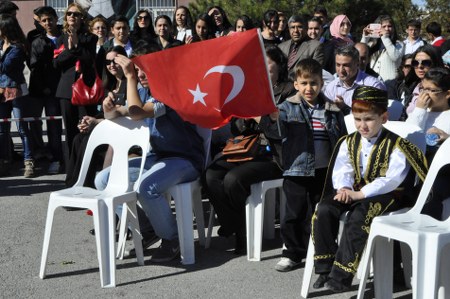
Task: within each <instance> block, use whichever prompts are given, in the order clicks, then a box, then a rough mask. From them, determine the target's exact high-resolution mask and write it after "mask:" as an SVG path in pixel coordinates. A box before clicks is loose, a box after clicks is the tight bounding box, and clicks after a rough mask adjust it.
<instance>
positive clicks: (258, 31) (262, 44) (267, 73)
mask: <svg viewBox="0 0 450 299" xmlns="http://www.w3.org/2000/svg"><path fill="white" fill-rule="evenodd" d="M257 33H258V39H259V45H260V46H261V51H262V53H263V57H264V67H265V68H266V75H267V79H268V80H269V82H272V80H270V75H269V69H268V67H267V63H266V61H267V56H266V51H265V48H264V42H263V39H262V34H261V29H260V28H257ZM270 96H271V97H272V101H273V105H274V106H275V107H276V106H277V102H275V97H274V95H273V88H272V87H271V88H270ZM280 98H281V94H280V96H279V97H278V100H280ZM277 128H278V135H280V137H281V128H280V120H279V119H278V118H277Z"/></svg>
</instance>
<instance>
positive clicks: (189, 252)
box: [172, 186, 195, 265]
mask: <svg viewBox="0 0 450 299" xmlns="http://www.w3.org/2000/svg"><path fill="white" fill-rule="evenodd" d="M185 189H186V188H182V187H180V186H177V188H175V190H176V191H175V192H176V194H172V197H173V198H174V200H175V210H176V217H177V226H178V239H179V241H180V250H181V263H182V264H183V265H190V264H194V263H195V251H194V232H193V229H192V219H193V215H192V201H191V199H190V198H186V196H184V194H189V195H190V194H191V191H190V190H185Z"/></svg>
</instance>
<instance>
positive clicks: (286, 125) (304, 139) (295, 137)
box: [260, 94, 347, 176]
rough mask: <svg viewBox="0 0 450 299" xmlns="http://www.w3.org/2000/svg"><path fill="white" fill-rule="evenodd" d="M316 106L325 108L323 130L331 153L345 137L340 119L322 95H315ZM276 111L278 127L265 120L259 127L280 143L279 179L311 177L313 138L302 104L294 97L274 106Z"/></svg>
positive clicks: (344, 130) (335, 109)
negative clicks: (317, 101)
mask: <svg viewBox="0 0 450 299" xmlns="http://www.w3.org/2000/svg"><path fill="white" fill-rule="evenodd" d="M319 104H321V105H325V123H324V126H325V129H326V131H327V133H328V137H329V140H330V145H331V148H332V149H333V148H334V146H335V145H336V143H337V142H338V140H339V138H340V137H341V136H343V135H346V134H347V129H346V127H345V121H344V115H343V114H342V112H341V111H340V109H339V108H338V107H337V106H336V105H335V104H334V103H333V102H331V101H329V100H328V99H327V98H326V97H325V96H323V95H322V94H320V95H319ZM278 109H279V111H280V116H279V122H278V123H279V125H278V124H277V122H271V121H270V120H269V121H268V120H267V118H265V119H264V120H263V121H262V123H263V125H264V126H265V132H266V134H268V135H269V136H270V137H272V138H276V136H278V138H281V139H282V144H283V146H282V162H283V169H284V173H283V175H284V176H314V175H315V149H314V136H313V127H312V122H311V119H310V113H309V112H308V110H307V104H306V102H305V101H304V100H303V99H302V98H301V97H300V96H299V95H298V94H297V95H295V96H293V97H290V98H289V99H287V100H286V101H285V102H283V103H281V104H280V105H278ZM269 122H270V123H269ZM260 125H261V124H260ZM279 132H281V136H280V134H279ZM330 155H331V153H330Z"/></svg>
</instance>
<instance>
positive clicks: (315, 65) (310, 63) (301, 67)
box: [295, 58, 322, 78]
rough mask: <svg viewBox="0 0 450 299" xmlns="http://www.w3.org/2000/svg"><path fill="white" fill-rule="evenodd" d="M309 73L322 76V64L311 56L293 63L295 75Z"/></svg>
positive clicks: (309, 74)
mask: <svg viewBox="0 0 450 299" xmlns="http://www.w3.org/2000/svg"><path fill="white" fill-rule="evenodd" d="M311 75H316V76H320V78H322V65H321V64H320V63H319V62H318V61H317V60H315V59H313V58H305V59H302V60H300V61H299V62H298V63H297V64H296V65H295V77H296V78H298V77H302V76H303V77H306V78H307V77H310V76H311Z"/></svg>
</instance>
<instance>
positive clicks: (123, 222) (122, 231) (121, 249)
mask: <svg viewBox="0 0 450 299" xmlns="http://www.w3.org/2000/svg"><path fill="white" fill-rule="evenodd" d="M128 213H129V211H128V205H127V204H126V203H124V204H123V205H122V215H121V216H120V227H119V241H118V242H117V254H116V258H118V259H120V260H123V255H124V253H125V243H126V240H127V223H128ZM133 238H134V235H133Z"/></svg>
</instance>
